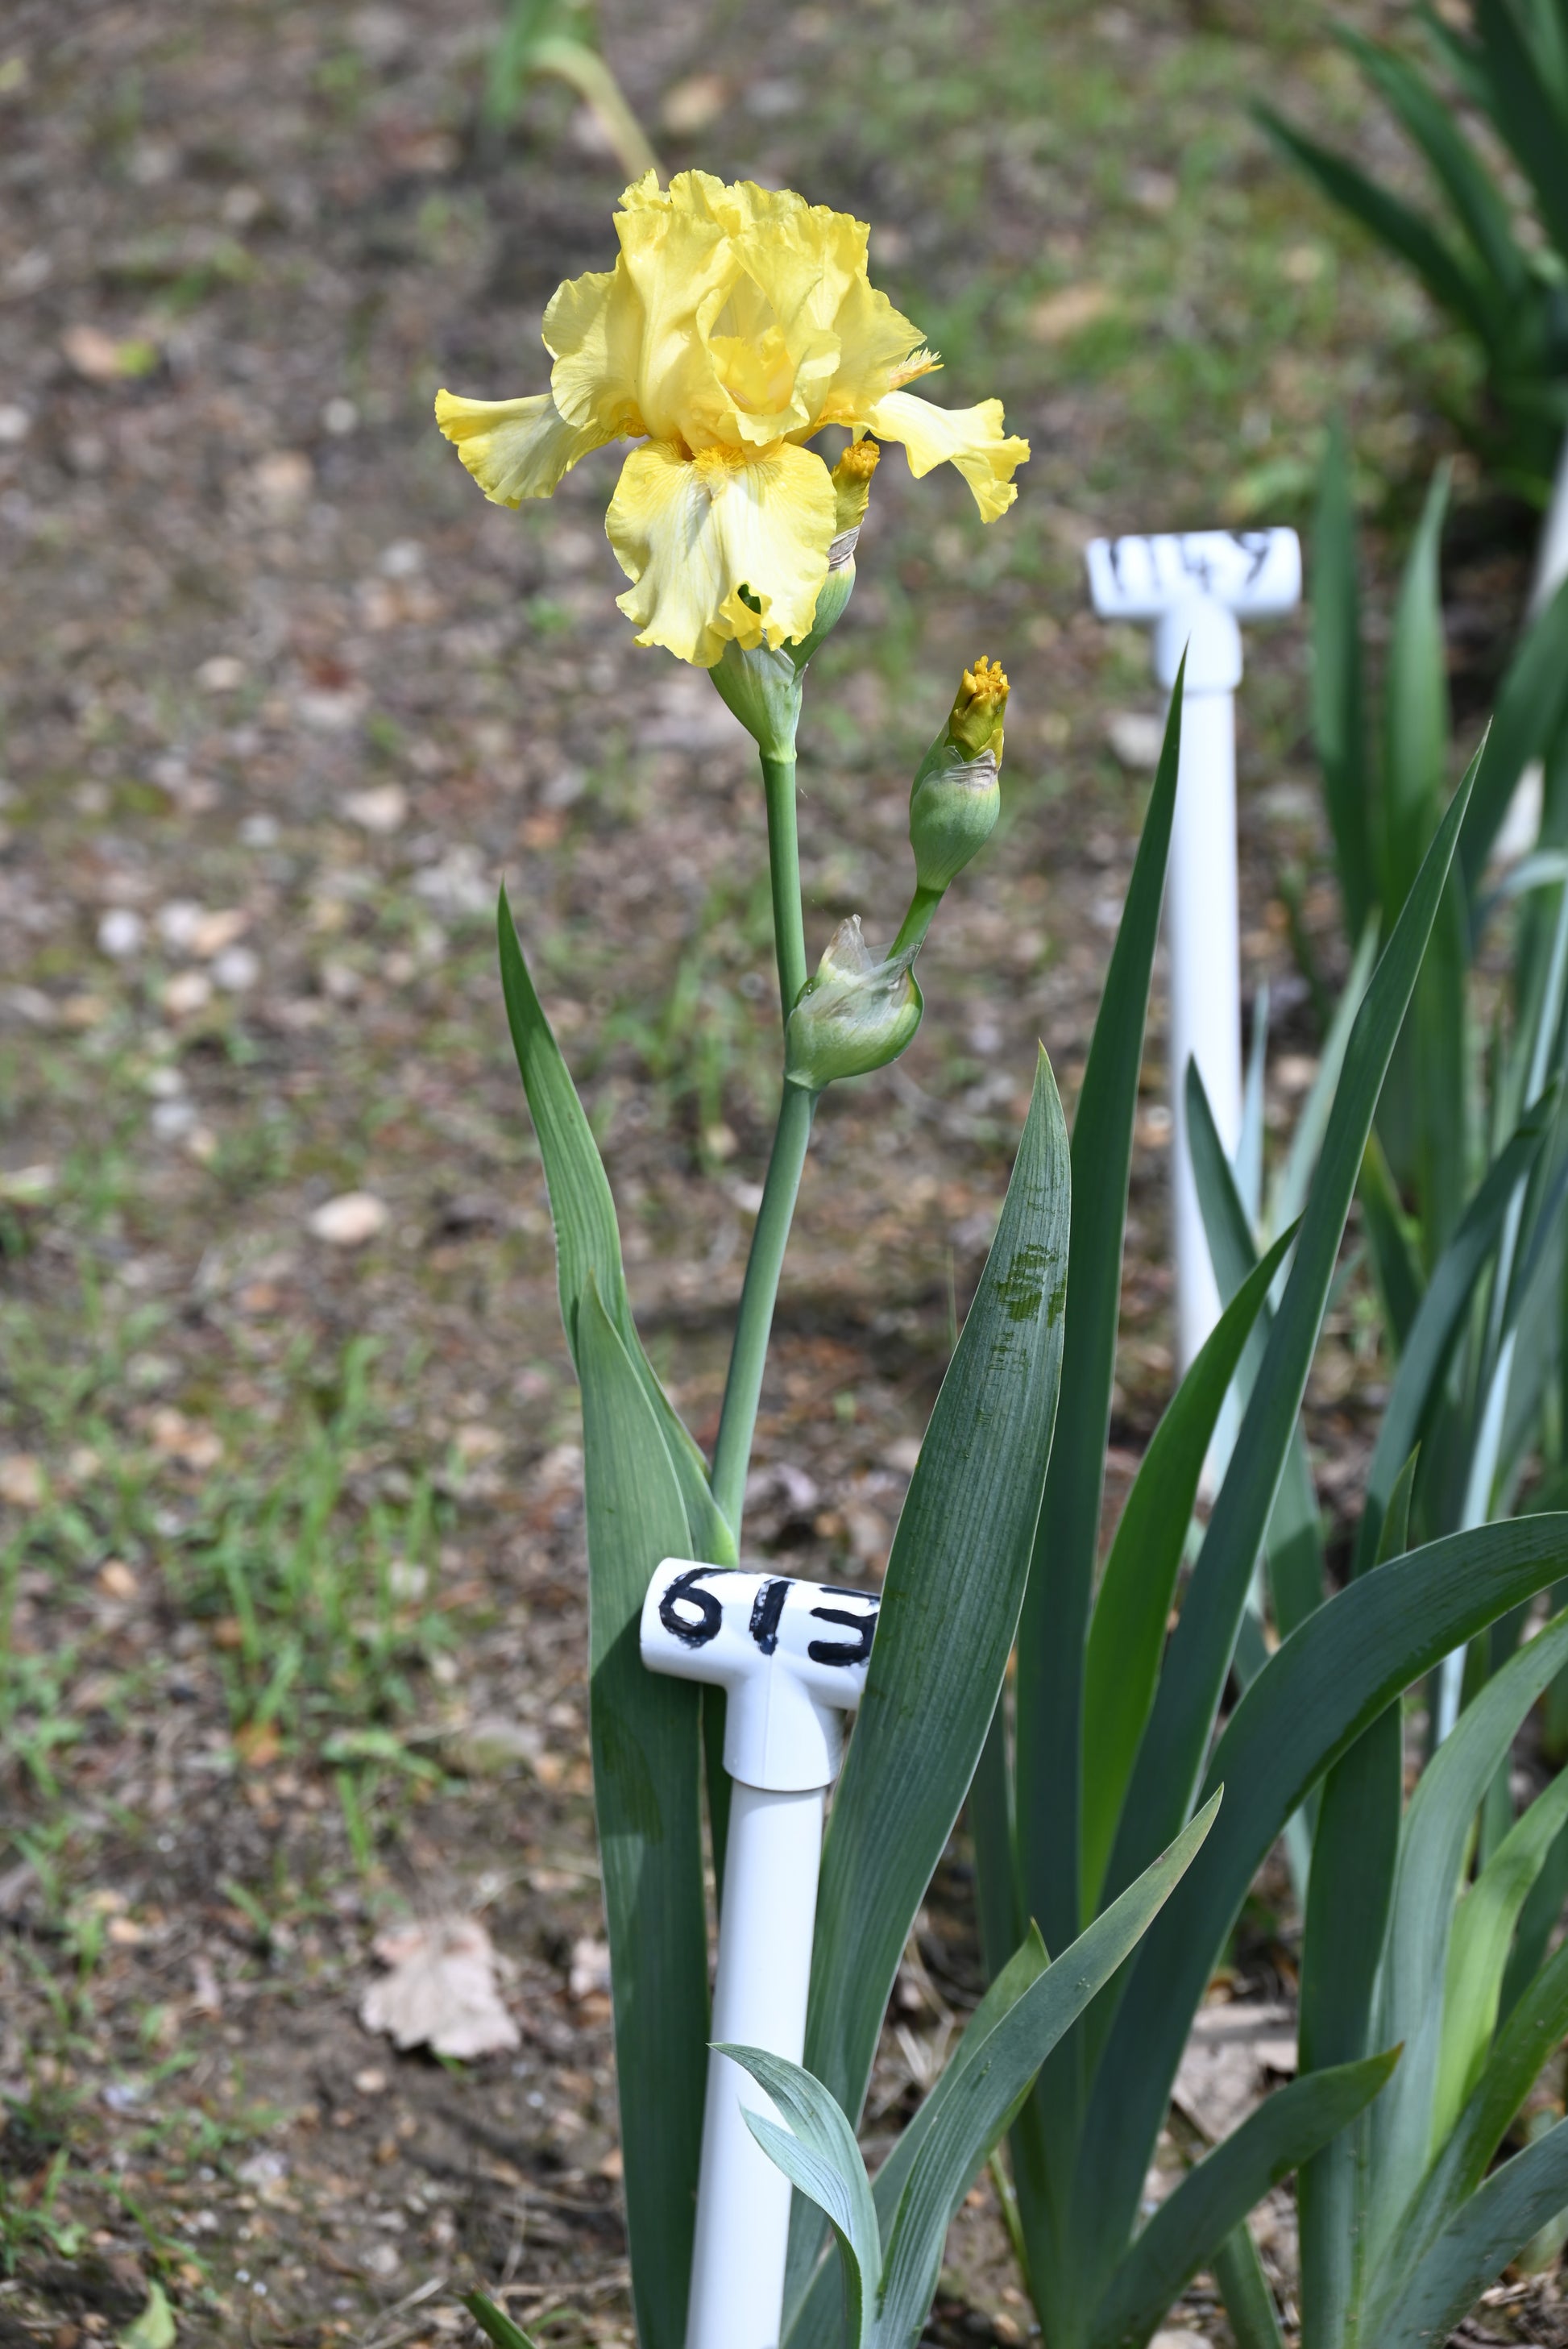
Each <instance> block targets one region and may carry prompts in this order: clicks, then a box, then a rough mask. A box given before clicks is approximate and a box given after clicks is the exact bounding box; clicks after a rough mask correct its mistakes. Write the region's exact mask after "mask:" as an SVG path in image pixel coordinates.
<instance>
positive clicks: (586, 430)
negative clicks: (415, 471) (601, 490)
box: [436, 391, 615, 506]
mask: <svg viewBox="0 0 1568 2349" xmlns="http://www.w3.org/2000/svg"><path fill="white" fill-rule="evenodd" d="M436 421H437V423H438V425H439V426H440V428H441V430H442V431H443V432H444V433H445V434H446V436H447V438H448V440H449V441H451V443H452V445H453V447H454V448H455V449H456V450H457V452H458V454H459V457H460V458H461V459H462V460H463V462H464V464H465V465H466V466H467V467H468V469H469V472H470V473H471V474H472V475H473V477H474V479H475V481H477V482H478V483H479V485H480V489H481V490H482V491H483V492H484V493H485V495H486V497H487V498H489V499H490V502H491V503H492V504H493V505H498V506H516V505H521V503H522V501H523V499H524V498H547V497H548V496H549V495H550V493H551V492H552V490H553V489H554V488H555V487H556V485H557V484H558V482H559V481H561V480H562V477H563V475H565V474H566V473H568V472H570V471H571V470H572V467H573V465H574V464H575V463H576V462H577V460H578V459H579V457H586V456H587V455H589V453H590V452H591V451H592V450H594V449H602V448H603V446H604V443H605V441H606V440H614V437H615V434H614V427H612V428H611V429H609V430H608V431H606V430H604V429H603V428H602V427H600V426H599V425H597V424H589V425H578V424H569V423H568V422H567V421H566V419H565V418H564V417H563V416H562V414H561V411H560V410H559V409H558V408H557V407H556V405H555V402H554V400H553V399H552V398H551V396H550V394H549V392H547V391H540V392H535V393H534V394H533V395H532V396H531V398H527V399H464V398H460V397H459V394H458V393H457V392H455V391H438V393H437V394H436Z"/></svg>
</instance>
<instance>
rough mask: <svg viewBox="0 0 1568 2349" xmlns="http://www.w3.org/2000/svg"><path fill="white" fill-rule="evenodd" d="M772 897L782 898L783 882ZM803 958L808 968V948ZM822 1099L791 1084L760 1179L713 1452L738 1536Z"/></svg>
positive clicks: (716, 1493) (716, 1489)
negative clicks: (776, 1313)
mask: <svg viewBox="0 0 1568 2349" xmlns="http://www.w3.org/2000/svg"><path fill="white" fill-rule="evenodd" d="M769 805H770V806H771V802H769ZM792 835H793V827H792V826H791V836H792ZM775 881H776V882H777V874H776V875H775ZM774 902H775V904H777V902H778V893H777V886H776V887H775V895H774ZM796 926H797V929H799V899H797V901H796ZM800 961H801V966H802V970H803V969H804V964H805V956H804V953H803V952H802V954H801V957H800ZM783 965H784V948H783V946H782V944H780V946H779V968H780V971H782V969H783ZM802 983H803V982H802ZM816 1106H817V1096H816V1094H815V1093H810V1092H806V1091H805V1089H804V1087H802V1086H800V1085H790V1084H787V1085H786V1086H785V1088H784V1098H783V1100H782V1101H781V1102H779V1123H778V1125H777V1127H776V1128H775V1130H774V1134H773V1154H772V1156H771V1157H770V1158H769V1161H768V1179H767V1181H766V1182H765V1183H764V1185H763V1186H762V1205H761V1206H760V1207H759V1208H758V1213H757V1229H756V1231H755V1232H754V1233H753V1234H752V1237H751V1254H750V1256H749V1257H748V1258H747V1264H746V1281H745V1285H744V1287H743V1288H742V1289H741V1292H740V1314H739V1318H738V1320H737V1323H736V1329H735V1347H734V1350H733V1352H732V1353H731V1355H730V1358H729V1376H728V1378H727V1380H726V1381H725V1387H724V1408H723V1410H722V1411H721V1412H720V1413H719V1420H718V1443H717V1446H716V1447H715V1450H714V1455H713V1497H714V1499H715V1500H716V1501H717V1503H718V1506H719V1507H720V1508H721V1509H722V1510H723V1512H724V1514H725V1516H726V1518H727V1521H728V1524H729V1527H730V1530H731V1532H732V1533H733V1534H734V1536H735V1538H736V1540H737V1542H738V1541H739V1539H740V1517H741V1511H742V1509H743V1508H744V1506H745V1502H746V1475H747V1471H748V1468H749V1466H750V1464H751V1439H752V1435H753V1433H755V1431H756V1427H757V1402H758V1396H759V1395H760V1394H761V1392H762V1370H763V1365H764V1363H765V1362H766V1361H767V1359H768V1339H769V1331H770V1330H771V1329H772V1327H773V1304H774V1299H776V1298H777V1296H778V1294H779V1273H780V1272H781V1271H782V1270H783V1267H784V1250H785V1247H786V1246H787V1244H788V1242H789V1225H790V1221H791V1218H792V1217H793V1216H794V1213H795V1197H796V1194H797V1193H798V1192H799V1188H800V1171H801V1169H802V1167H803V1166H804V1165H805V1164H806V1145H807V1143H809V1142H810V1138H811V1118H812V1113H813V1112H814V1111H815V1109H816Z"/></svg>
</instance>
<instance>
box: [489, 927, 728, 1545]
mask: <svg viewBox="0 0 1568 2349" xmlns="http://www.w3.org/2000/svg"><path fill="white" fill-rule="evenodd" d="M496 928H497V936H498V937H499V939H500V979H501V991H502V993H503V994H504V996H505V998H506V1016H507V1020H508V1023H509V1025H510V1026H511V1040H512V1045H513V1048H514V1050H515V1051H516V1053H517V1065H518V1068H519V1070H520V1071H521V1075H522V1086H523V1091H524V1092H525V1093H526V1094H527V1095H528V1106H529V1110H530V1112H531V1115H532V1118H533V1129H534V1132H535V1133H537V1134H538V1136H539V1150H540V1155H541V1157H542V1159H543V1161H544V1179H545V1182H546V1184H547V1185H549V1189H550V1216H551V1221H552V1224H553V1225H554V1227H555V1269H556V1278H557V1282H558V1285H559V1287H560V1291H561V1318H562V1321H563V1322H564V1323H565V1325H566V1342H567V1344H568V1345H569V1346H570V1347H571V1349H572V1356H573V1361H577V1358H578V1350H579V1345H580V1337H579V1328H578V1325H579V1321H580V1319H581V1316H582V1307H583V1292H584V1290H585V1289H586V1287H587V1284H588V1279H589V1276H590V1274H592V1276H593V1278H594V1279H595V1280H596V1281H597V1283H598V1286H599V1297H600V1300H601V1302H602V1304H603V1308H604V1310H605V1312H606V1313H607V1314H608V1315H609V1317H610V1321H611V1324H612V1326H613V1328H614V1330H615V1332H616V1335H617V1336H618V1337H619V1339H620V1340H621V1342H622V1344H623V1345H624V1348H625V1349H626V1352H627V1354H628V1356H629V1357H630V1359H631V1361H632V1365H633V1367H634V1370H635V1371H636V1374H637V1380H638V1382H639V1384H640V1385H641V1387H642V1389H643V1392H645V1395H646V1396H647V1398H648V1402H649V1403H650V1405H651V1406H652V1409H653V1413H654V1416H655V1419H656V1421H657V1422H658V1425H659V1432H660V1433H661V1435H662V1436H663V1438H664V1442H665V1449H666V1451H667V1452H668V1454H669V1457H670V1461H671V1464H672V1465H673V1467H674V1469H675V1473H676V1477H677V1479H678V1480H679V1484H680V1488H681V1498H682V1502H683V1504H684V1506H685V1508H686V1525H687V1530H686V1536H685V1537H684V1539H683V1540H682V1541H681V1542H680V1543H679V1544H678V1545H677V1552H676V1554H677V1555H680V1554H686V1555H689V1556H690V1557H694V1558H701V1559H703V1560H704V1561H705V1562H707V1563H709V1564H711V1565H714V1566H733V1564H734V1563H735V1542H734V1538H733V1537H732V1536H731V1534H730V1530H729V1527H728V1526H727V1525H726V1523H725V1521H724V1516H723V1514H722V1512H721V1511H720V1510H719V1508H718V1506H717V1503H716V1502H715V1500H714V1497H713V1495H712V1494H711V1493H710V1492H709V1490H708V1483H707V1466H706V1465H705V1464H704V1461H703V1456H702V1454H701V1453H700V1452H699V1451H698V1449H697V1447H696V1444H695V1443H694V1442H693V1440H692V1438H691V1436H690V1434H689V1433H688V1432H687V1430H686V1425H685V1423H684V1422H683V1421H682V1419H681V1417H680V1414H679V1413H677V1412H676V1409H675V1407H674V1405H673V1404H672V1403H671V1402H670V1400H669V1398H668V1396H667V1395H666V1394H665V1391H664V1389H663V1387H662V1386H661V1385H660V1384H659V1381H658V1380H657V1378H656V1377H655V1374H654V1367H653V1364H652V1363H651V1362H650V1361H648V1358H647V1356H646V1355H645V1353H644V1351H643V1347H642V1341H641V1340H640V1339H639V1338H638V1336H637V1332H636V1328H635V1325H634V1322H633V1319H632V1308H631V1302H630V1299H628V1297H627V1295H626V1277H625V1272H624V1268H623V1266H622V1262H621V1235H620V1231H619V1229H618V1227H617V1226H616V1222H615V1203H614V1199H613V1198H612V1197H611V1195H610V1183H609V1177H608V1176H607V1175H606V1174H605V1172H604V1165H603V1160H602V1159H601V1158H600V1155H599V1151H598V1145H597V1144H596V1143H595V1142H594V1140H593V1128H592V1127H591V1126H590V1124H589V1123H588V1120H587V1118H586V1116H585V1115H584V1114H583V1104H582V1102H580V1101H579V1100H578V1098H577V1089H576V1087H575V1086H574V1085H573V1081H572V1079H571V1076H570V1074H569V1072H568V1071H567V1067H566V1063H565V1061H563V1060H562V1057H561V1048H560V1046H559V1045H558V1044H557V1042H556V1040H555V1038H554V1035H553V1034H552V1030H551V1026H550V1022H549V1020H548V1019H546V1018H545V1016H544V1011H543V1009H542V1005H541V1003H540V1000H539V998H538V996H537V995H536V994H535V992H534V988H533V981H532V979H531V978H530V977H529V972H528V965H527V963H526V961H525V960H524V959H523V953H522V948H521V945H520V944H519V942H518V936H517V931H516V928H515V927H514V926H513V923H512V918H511V906H510V905H508V903H507V895H506V891H505V890H504V889H503V890H502V891H501V893H500V902H499V904H498V905H497V908H496ZM579 1371H581V1364H580V1363H579ZM654 1563H655V1565H656V1564H657V1563H658V1561H657V1559H656V1558H655V1560H654Z"/></svg>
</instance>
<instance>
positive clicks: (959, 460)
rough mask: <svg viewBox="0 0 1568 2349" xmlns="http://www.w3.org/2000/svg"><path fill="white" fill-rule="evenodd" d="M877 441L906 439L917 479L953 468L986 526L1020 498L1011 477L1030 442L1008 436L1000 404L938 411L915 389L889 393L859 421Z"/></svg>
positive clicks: (995, 401)
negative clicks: (939, 469) (937, 469)
mask: <svg viewBox="0 0 1568 2349" xmlns="http://www.w3.org/2000/svg"><path fill="white" fill-rule="evenodd" d="M856 420H857V421H858V422H859V423H861V424H863V425H864V426H865V428H866V429H867V430H868V431H870V432H874V433H875V434H876V437H877V439H878V440H902V441H903V445H904V449H905V450H906V452H907V454H908V457H909V470H910V471H911V472H912V473H913V475H914V477H915V479H916V481H918V480H919V479H920V477H921V475H922V474H923V473H929V472H930V471H931V469H932V467H933V466H934V465H943V464H946V465H955V466H956V467H957V468H958V471H960V472H961V473H962V474H963V476H964V478H965V481H967V482H968V484H969V486H970V488H971V489H972V490H973V491H974V492H975V504H976V505H977V506H978V507H979V509H980V515H981V519H982V521H984V522H995V520H996V518H997V516H998V515H999V514H1005V513H1006V511H1007V508H1008V507H1009V506H1010V505H1011V504H1012V502H1013V501H1014V499H1015V498H1016V496H1017V494H1018V491H1017V485H1016V482H1015V481H1014V480H1013V475H1014V473H1015V471H1016V469H1017V468H1018V466H1020V465H1021V464H1023V463H1024V462H1025V461H1026V459H1027V457H1028V454H1029V444H1028V442H1027V441H1026V440H1017V439H1016V438H1013V439H1008V438H1006V437H1005V436H1004V434H1003V430H1002V403H1001V401H1000V400H999V399H983V400H982V401H981V402H980V404H979V406H978V407H977V408H934V407H933V406H932V403H931V402H930V400H929V399H918V398H916V397H915V395H914V394H913V392H912V391H890V392H889V393H888V394H887V396H886V398H883V399H879V400H877V401H876V402H874V404H873V405H872V406H871V407H869V408H867V409H865V410H864V412H863V413H862V414H861V416H860V417H859V418H858V419H856Z"/></svg>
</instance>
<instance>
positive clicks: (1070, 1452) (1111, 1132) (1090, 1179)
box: [1016, 665, 1184, 1949]
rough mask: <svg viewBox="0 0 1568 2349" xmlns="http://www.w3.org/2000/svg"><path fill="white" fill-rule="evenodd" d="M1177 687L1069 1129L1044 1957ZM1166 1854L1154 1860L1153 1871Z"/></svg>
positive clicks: (1068, 1873) (1076, 1711) (1066, 1894)
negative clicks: (1070, 1185) (1070, 1210)
mask: <svg viewBox="0 0 1568 2349" xmlns="http://www.w3.org/2000/svg"><path fill="white" fill-rule="evenodd" d="M1183 676H1184V665H1183ZM1183 676H1179V677H1178V678H1177V680H1176V689H1175V691H1174V693H1173V694H1172V696H1171V712H1170V716H1169V717H1168V718H1167V719H1166V722H1165V741H1164V747H1163V749H1162V750H1161V754H1160V766H1159V771H1158V772H1157V773H1156V775H1155V778H1154V790H1153V792H1152V794H1151V796H1150V802H1149V812H1148V814H1147V815H1146V816H1145V818H1144V823H1143V834H1142V838H1141V839H1140V842H1139V844H1138V855H1137V859H1136V861H1135V863H1134V864H1133V868H1132V879H1131V881H1130V885H1129V886H1128V892H1127V901H1126V904H1125V905H1124V906H1123V908H1122V915H1121V924H1120V926H1119V929H1118V931H1117V936H1116V945H1115V947H1114V949H1113V950H1112V953H1111V957H1110V968H1109V971H1108V973H1107V975H1106V982H1105V992H1104V994H1103V995H1102V996H1101V998H1100V1006H1099V1015H1098V1017H1097V1019H1096V1020H1095V1027H1094V1038H1093V1040H1092V1042H1091V1043H1090V1046H1089V1054H1088V1062H1087V1064H1086V1066H1085V1069H1084V1079H1083V1087H1082V1090H1081V1092H1079V1094H1078V1108H1077V1111H1076V1112H1075V1113H1074V1117H1073V1140H1072V1164H1073V1172H1074V1181H1075V1186H1076V1187H1075V1198H1076V1202H1077V1204H1076V1207H1075V1211H1074V1216H1073V1230H1072V1246H1071V1252H1070V1255H1069V1258H1068V1318H1067V1341H1066V1350H1065V1353H1064V1356H1063V1371H1062V1397H1061V1405H1060V1425H1059V1429H1058V1433H1057V1443H1056V1445H1055V1448H1054V1450H1053V1452H1052V1454H1051V1464H1050V1471H1049V1474H1048V1475H1047V1481H1046V1494H1045V1502H1044V1506H1042V1508H1041V1510H1040V1513H1039V1529H1038V1532H1037V1535H1036V1537H1035V1557H1034V1562H1033V1564H1032V1566H1031V1567H1030V1569H1029V1586H1028V1590H1027V1593H1026V1598H1025V1602H1024V1615H1023V1620H1022V1623H1021V1625H1020V1627H1019V1635H1018V1677H1017V1708H1016V1783H1017V1811H1018V1818H1019V1838H1018V1861H1019V1872H1020V1875H1021V1878H1022V1885H1023V1893H1024V1903H1025V1913H1026V1914H1027V1915H1029V1916H1033V1917H1035V1918H1037V1920H1038V1921H1039V1925H1040V1930H1041V1931H1042V1932H1043V1933H1044V1934H1045V1937H1046V1946H1047V1949H1065V1948H1066V1947H1067V1945H1068V1942H1069V1941H1071V1940H1074V1939H1076V1937H1077V1934H1078V1925H1079V1922H1080V1911H1079V1909H1078V1889H1079V1870H1080V1861H1079V1856H1078V1854H1079V1837H1080V1834H1081V1817H1082V1791H1083V1783H1084V1779H1083V1774H1084V1749H1083V1738H1084V1729H1083V1659H1084V1642H1085V1640H1086V1639H1087V1638H1088V1624H1089V1609H1090V1599H1091V1596H1092V1593H1093V1589H1094V1568H1095V1560H1096V1557H1097V1555H1098V1552H1099V1512H1100V1495H1101V1492H1102V1490H1103V1487H1104V1481H1105V1445H1106V1436H1107V1433H1108V1431H1109V1425H1110V1402H1111V1387H1112V1384H1113V1381H1114V1379H1115V1374H1116V1333H1117V1323H1118V1316H1119V1309H1120V1302H1121V1243H1122V1235H1123V1232H1124V1230H1125V1228H1126V1223H1127V1182H1128V1170H1129V1167H1130V1164H1131V1158H1132V1129H1133V1122H1134V1119H1135V1117H1136V1115H1137V1111H1138V1084H1139V1076H1140V1071H1141V1068H1142V1063H1143V1030H1144V1021H1145V1018H1146V1015H1147V1012H1148V1007H1149V981H1150V972H1151V971H1152V969H1153V967H1154V947H1155V940H1156V938H1157V936H1158V935H1159V929H1160V903H1161V896H1162V895H1163V893H1164V888H1165V865H1166V859H1167V857H1168V855H1169V853H1170V847H1171V815H1172V812H1173V811H1174V809H1175V805H1176V776H1177V769H1178V766H1179V763H1180V757H1181V695H1182V686H1183ZM1176 1824H1177V1825H1178V1826H1179V1825H1180V1824H1181V1822H1180V1821H1178V1822H1177V1823H1176ZM1170 1839H1171V1838H1170V1837H1169V1836H1167V1837H1164V1838H1163V1841H1165V1842H1167V1843H1168V1842H1169V1841H1170ZM1156 1848H1158V1847H1157V1846H1150V1851H1149V1852H1148V1853H1146V1854H1145V1857H1152V1854H1153V1851H1154V1850H1155V1849H1156ZM1133 1872H1134V1873H1135V1874H1136V1873H1137V1871H1136V1870H1134V1871H1133Z"/></svg>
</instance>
